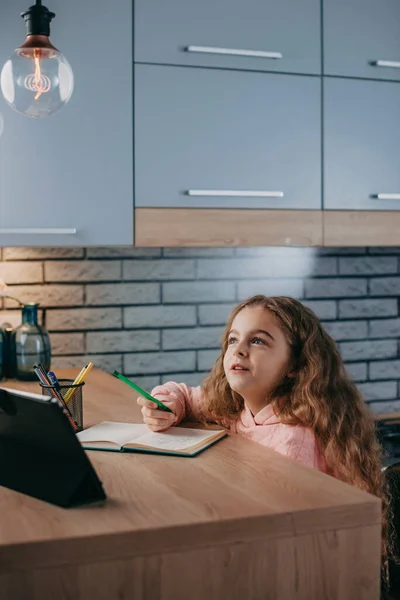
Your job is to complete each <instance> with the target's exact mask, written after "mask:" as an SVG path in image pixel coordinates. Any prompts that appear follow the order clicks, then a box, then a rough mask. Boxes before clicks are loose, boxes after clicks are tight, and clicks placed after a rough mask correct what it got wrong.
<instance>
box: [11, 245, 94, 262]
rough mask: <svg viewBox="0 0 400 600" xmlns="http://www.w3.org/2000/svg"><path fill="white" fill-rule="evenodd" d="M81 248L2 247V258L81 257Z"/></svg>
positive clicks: (82, 254) (82, 251)
mask: <svg viewBox="0 0 400 600" xmlns="http://www.w3.org/2000/svg"><path fill="white" fill-rule="evenodd" d="M83 256H84V250H83V248H52V247H51V246H47V247H44V248H25V247H22V248H3V260H41V259H42V260H43V259H45V258H56V259H57V258H83Z"/></svg>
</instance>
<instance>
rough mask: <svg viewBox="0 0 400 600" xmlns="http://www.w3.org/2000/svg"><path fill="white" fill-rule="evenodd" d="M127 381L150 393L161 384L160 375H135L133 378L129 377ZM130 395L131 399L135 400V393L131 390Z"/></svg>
mask: <svg viewBox="0 0 400 600" xmlns="http://www.w3.org/2000/svg"><path fill="white" fill-rule="evenodd" d="M128 379H130V380H131V381H133V383H136V384H137V385H138V386H140V387H141V388H142V390H145V391H146V392H150V393H151V392H152V390H153V389H154V388H155V387H156V386H157V385H160V383H161V377H160V375H144V376H143V377H141V376H140V375H136V376H135V377H129V378H128ZM132 393H133V397H134V398H135V391H134V390H132ZM135 399H136V398H135Z"/></svg>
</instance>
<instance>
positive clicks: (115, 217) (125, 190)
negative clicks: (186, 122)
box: [0, 0, 133, 246]
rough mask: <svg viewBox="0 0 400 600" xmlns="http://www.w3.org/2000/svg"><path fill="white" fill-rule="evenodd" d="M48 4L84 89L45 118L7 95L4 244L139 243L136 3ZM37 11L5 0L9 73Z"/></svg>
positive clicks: (55, 36)
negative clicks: (27, 19) (28, 12)
mask: <svg viewBox="0 0 400 600" xmlns="http://www.w3.org/2000/svg"><path fill="white" fill-rule="evenodd" d="M46 4H47V5H48V8H49V10H52V11H54V12H55V13H56V18H55V19H54V21H52V23H51V35H50V40H51V41H52V43H53V44H54V45H55V46H56V47H57V48H59V50H60V51H61V52H62V53H63V54H64V55H65V56H66V58H67V59H68V61H69V63H70V65H71V67H72V70H73V73H74V77H75V89H74V93H73V95H72V97H71V99H70V101H69V103H68V104H67V105H66V106H65V107H63V108H61V109H60V110H59V111H58V112H56V113H54V114H53V115H52V116H50V117H46V118H41V119H34V118H29V117H26V116H22V115H21V114H19V113H17V112H15V111H14V110H13V109H12V108H10V107H9V106H8V104H7V103H6V102H5V100H4V99H3V97H2V96H1V97H0V113H1V114H2V117H3V121H4V131H3V133H2V135H1V136H0V245H2V246H5V245H13V246H15V245H29V246H31V245H40V246H43V245H63V246H68V245H79V246H82V245H85V246H87V245H99V244H100V245H108V244H110V245H111V244H132V243H133V159H132V156H133V128H132V121H133V119H132V102H133V100H132V79H133V77H132V71H133V68H132V6H131V0H119V2H118V6H117V7H115V6H114V5H113V4H112V3H110V2H108V1H106V0H85V1H83V2H82V0H69V1H68V2H65V1H64V0H48V2H46ZM28 5H29V1H28V2H27V1H26V0H17V1H13V2H1V3H0V62H1V66H2V65H3V64H4V62H5V61H6V60H7V59H8V57H9V56H10V55H11V53H12V52H13V50H14V49H15V48H16V47H17V46H19V45H20V44H21V43H22V42H23V41H24V39H25V35H24V34H25V27H24V22H23V19H21V17H20V13H21V11H23V10H24V9H27V8H28ZM32 72H34V63H33V61H32Z"/></svg>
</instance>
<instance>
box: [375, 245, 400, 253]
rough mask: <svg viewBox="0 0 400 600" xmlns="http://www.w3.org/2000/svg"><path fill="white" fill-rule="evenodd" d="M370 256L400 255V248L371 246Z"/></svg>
mask: <svg viewBox="0 0 400 600" xmlns="http://www.w3.org/2000/svg"><path fill="white" fill-rule="evenodd" d="M368 254H400V246H397V247H394V246H371V248H368Z"/></svg>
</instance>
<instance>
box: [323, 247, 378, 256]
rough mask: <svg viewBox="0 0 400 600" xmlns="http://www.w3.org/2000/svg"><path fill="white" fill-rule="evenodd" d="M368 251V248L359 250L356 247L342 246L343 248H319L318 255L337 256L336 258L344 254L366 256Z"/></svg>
mask: <svg viewBox="0 0 400 600" xmlns="http://www.w3.org/2000/svg"><path fill="white" fill-rule="evenodd" d="M366 252H367V249H366V248H364V247H363V248H358V247H356V246H349V247H346V246H342V247H341V248H318V254H320V255H321V256H324V255H328V256H331V255H335V256H340V255H343V254H346V255H347V254H366Z"/></svg>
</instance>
